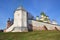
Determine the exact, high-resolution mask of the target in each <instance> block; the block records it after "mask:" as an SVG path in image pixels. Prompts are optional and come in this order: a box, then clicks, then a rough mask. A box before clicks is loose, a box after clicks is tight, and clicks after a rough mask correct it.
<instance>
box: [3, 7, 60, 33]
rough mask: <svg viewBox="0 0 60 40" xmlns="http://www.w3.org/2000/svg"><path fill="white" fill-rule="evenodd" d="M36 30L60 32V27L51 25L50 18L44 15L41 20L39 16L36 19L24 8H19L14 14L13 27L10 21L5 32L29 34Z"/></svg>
mask: <svg viewBox="0 0 60 40" xmlns="http://www.w3.org/2000/svg"><path fill="white" fill-rule="evenodd" d="M55 23H56V22H55ZM35 30H60V26H59V25H57V24H51V22H50V20H49V18H48V16H46V15H45V14H44V13H42V14H41V18H40V19H39V18H38V16H37V17H36V19H34V16H32V15H31V13H29V12H27V11H26V10H25V9H24V8H23V7H18V8H17V9H16V10H15V13H14V21H13V24H12V25H11V23H10V21H8V22H7V29H6V30H5V31H4V32H28V31H35Z"/></svg>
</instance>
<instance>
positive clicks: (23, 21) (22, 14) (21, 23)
mask: <svg viewBox="0 0 60 40" xmlns="http://www.w3.org/2000/svg"><path fill="white" fill-rule="evenodd" d="M27 31H28V28H27V12H26V10H24V8H23V7H22V6H20V7H18V8H17V9H16V11H15V13H14V23H13V25H12V26H11V27H9V28H8V29H7V30H6V32H27Z"/></svg>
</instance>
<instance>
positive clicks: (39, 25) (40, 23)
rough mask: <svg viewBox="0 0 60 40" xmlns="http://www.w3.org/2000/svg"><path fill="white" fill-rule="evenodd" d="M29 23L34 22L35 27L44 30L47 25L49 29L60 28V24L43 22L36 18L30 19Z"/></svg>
mask: <svg viewBox="0 0 60 40" xmlns="http://www.w3.org/2000/svg"><path fill="white" fill-rule="evenodd" d="M29 24H32V26H33V29H39V30H40V29H42V30H44V28H43V27H44V26H46V28H47V30H55V29H56V28H57V29H58V30H60V26H57V25H52V24H48V23H43V22H38V21H34V20H29ZM55 27H56V28H55Z"/></svg>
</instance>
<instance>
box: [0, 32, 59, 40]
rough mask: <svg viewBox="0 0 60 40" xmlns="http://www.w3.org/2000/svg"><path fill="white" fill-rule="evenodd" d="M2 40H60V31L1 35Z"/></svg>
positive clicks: (0, 39)
mask: <svg viewBox="0 0 60 40" xmlns="http://www.w3.org/2000/svg"><path fill="white" fill-rule="evenodd" d="M0 40H60V31H35V32H21V33H18V32H17V33H11V32H9V33H0Z"/></svg>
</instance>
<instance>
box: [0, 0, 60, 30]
mask: <svg viewBox="0 0 60 40" xmlns="http://www.w3.org/2000/svg"><path fill="white" fill-rule="evenodd" d="M20 5H22V6H23V7H24V8H25V9H26V10H27V11H28V12H30V13H31V14H32V15H33V16H34V17H36V16H40V13H41V12H42V11H44V12H45V13H46V14H47V15H48V16H49V18H50V19H51V20H52V19H55V20H56V21H57V22H58V24H60V0H0V29H5V28H6V21H7V20H8V18H11V19H12V18H14V11H15V10H16V8H17V7H19V6H20Z"/></svg>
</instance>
